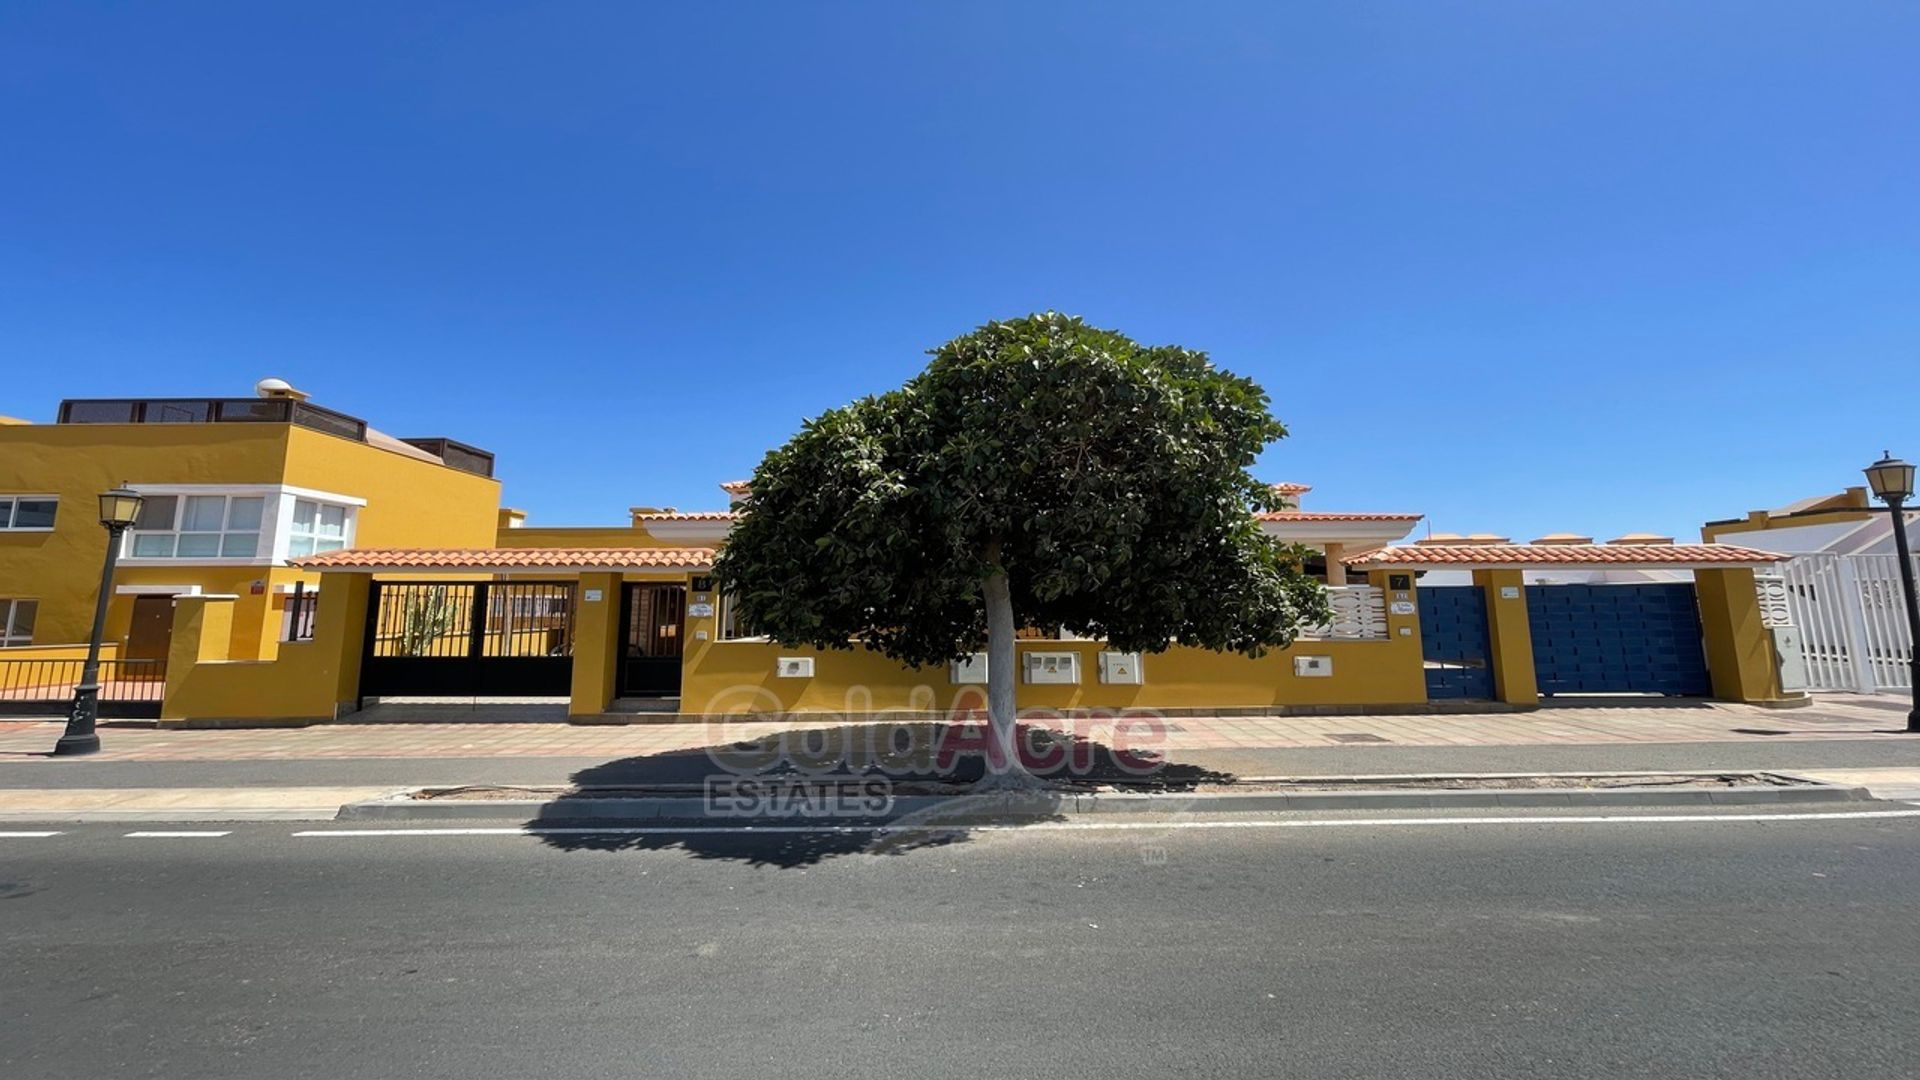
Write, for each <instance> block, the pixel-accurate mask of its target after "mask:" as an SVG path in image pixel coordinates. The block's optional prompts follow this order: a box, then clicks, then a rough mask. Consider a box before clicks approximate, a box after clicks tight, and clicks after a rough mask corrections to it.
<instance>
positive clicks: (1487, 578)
mask: <svg viewBox="0 0 1920 1080" xmlns="http://www.w3.org/2000/svg"><path fill="white" fill-rule="evenodd" d="M1473 583H1474V584H1475V585H1477V586H1479V587H1480V589H1481V590H1482V594H1483V595H1484V596H1485V597H1486V601H1487V641H1488V644H1489V645H1490V646H1491V652H1492V655H1491V656H1489V657H1488V658H1487V660H1488V663H1489V664H1491V665H1492V668H1493V696H1494V697H1495V699H1497V700H1499V701H1504V702H1506V703H1507V704H1509V705H1538V704H1540V684H1539V676H1538V675H1537V674H1536V673H1535V671H1534V667H1533V630H1532V627H1531V625H1530V624H1529V620H1528V618H1527V584H1526V575H1525V574H1524V573H1523V572H1522V571H1519V570H1475V571H1474V572H1473ZM1509 592H1511V594H1512V595H1508V593H1509Z"/></svg>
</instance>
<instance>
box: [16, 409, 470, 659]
mask: <svg viewBox="0 0 1920 1080" xmlns="http://www.w3.org/2000/svg"><path fill="white" fill-rule="evenodd" d="M120 483H133V484H288V485H291V486H295V487H305V488H314V489H317V490H321V491H327V492H332V493H337V494H342V495H350V496H354V497H356V498H362V499H365V500H367V505H366V506H364V507H361V508H360V510H359V513H358V515H357V517H358V521H357V524H356V527H355V541H354V542H355V545H356V546H359V547H408V546H415V547H487V546H489V545H491V544H492V542H493V536H494V531H495V529H494V525H495V521H496V513H497V508H498V506H499V502H500V485H499V483H498V482H497V481H494V480H490V479H488V478H486V477H482V476H474V475H472V474H470V473H464V472H460V471H459V470H456V469H449V468H447V467H445V466H441V465H436V464H433V463H431V462H425V461H419V460H416V459H414V458H410V457H407V456H406V455H403V454H397V453H394V452H392V451H388V450H382V449H379V448H377V447H373V446H369V445H367V444H365V443H361V442H358V441H355V440H352V439H345V438H341V437H339V436H334V435H328V434H325V433H323V432H318V431H313V430H311V429H308V428H302V427H296V426H294V425H291V424H233V423H228V424H31V425H0V493H23V494H26V493H30V494H51V495H57V496H59V499H60V510H59V513H58V515H57V516H56V518H55V522H54V529H53V531H51V532H44V533H21V532H11V531H0V597H21V598H30V599H35V600H38V601H39V602H40V606H39V611H38V615H37V618H36V624H35V627H34V644H36V645H38V644H72V643H81V642H84V641H85V640H86V637H87V634H88V632H89V630H90V629H91V626H92V621H93V603H94V597H95V594H96V590H97V589H98V587H99V580H100V565H101V561H102V559H103V558H104V556H105V554H106V542H107V533H106V530H105V529H103V528H101V527H100V524H99V522H98V519H97V510H96V506H97V504H96V496H97V495H98V494H99V493H100V492H101V491H104V490H106V489H107V488H110V487H113V486H115V485H117V484H120ZM296 580H305V581H306V582H308V584H309V586H311V585H312V584H314V583H315V582H317V581H318V578H317V576H316V575H313V574H306V573H302V572H301V571H298V570H294V569H292V568H290V567H275V566H267V565H255V566H232V565H206V564H195V563H194V562H192V561H190V560H180V561H178V562H172V563H168V564H165V565H147V566H126V565H123V566H121V567H120V568H119V569H118V571H117V572H116V573H115V576H114V583H115V585H116V586H119V585H180V586H193V585H197V586H199V587H200V591H201V592H202V593H230V594H234V595H236V596H238V598H239V599H238V600H236V601H235V603H234V605H233V616H232V617H233V623H234V628H233V633H232V635H231V637H230V639H229V640H230V641H231V645H230V649H231V652H230V655H231V656H233V657H235V658H240V659H264V658H271V657H273V656H274V655H275V654H276V652H277V651H278V638H279V634H280V624H281V618H282V613H283V611H284V609H285V604H286V596H285V595H284V594H280V593H277V592H275V586H279V585H291V584H292V583H293V582H294V581H296ZM134 599H135V598H134V597H132V596H123V595H119V594H117V593H116V594H115V595H114V596H112V597H111V598H110V600H109V601H108V609H107V624H106V639H107V640H108V641H109V642H116V643H118V642H124V641H125V639H126V635H127V632H128V627H129V625H130V622H131V620H132V617H133V605H134Z"/></svg>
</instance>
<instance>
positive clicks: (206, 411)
mask: <svg viewBox="0 0 1920 1080" xmlns="http://www.w3.org/2000/svg"><path fill="white" fill-rule="evenodd" d="M140 419H141V420H142V421H144V422H146V423H149V424H204V423H206V422H207V421H208V420H211V419H213V402H211V401H149V402H147V407H146V408H145V409H144V410H142V412H141V415H140Z"/></svg>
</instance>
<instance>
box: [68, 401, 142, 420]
mask: <svg viewBox="0 0 1920 1080" xmlns="http://www.w3.org/2000/svg"><path fill="white" fill-rule="evenodd" d="M133 411H134V402H131V401H69V402H67V403H65V404H64V405H63V406H61V409H60V419H61V422H62V423H67V424H130V423H132V422H133Z"/></svg>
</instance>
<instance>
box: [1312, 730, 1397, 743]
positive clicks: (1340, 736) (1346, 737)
mask: <svg viewBox="0 0 1920 1080" xmlns="http://www.w3.org/2000/svg"><path fill="white" fill-rule="evenodd" d="M1327 738H1329V739H1332V740H1333V741H1334V742H1391V741H1393V740H1391V739H1387V738H1384V737H1382V736H1379V735H1375V734H1373V733H1371V732H1367V731H1330V732H1328V733H1327Z"/></svg>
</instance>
